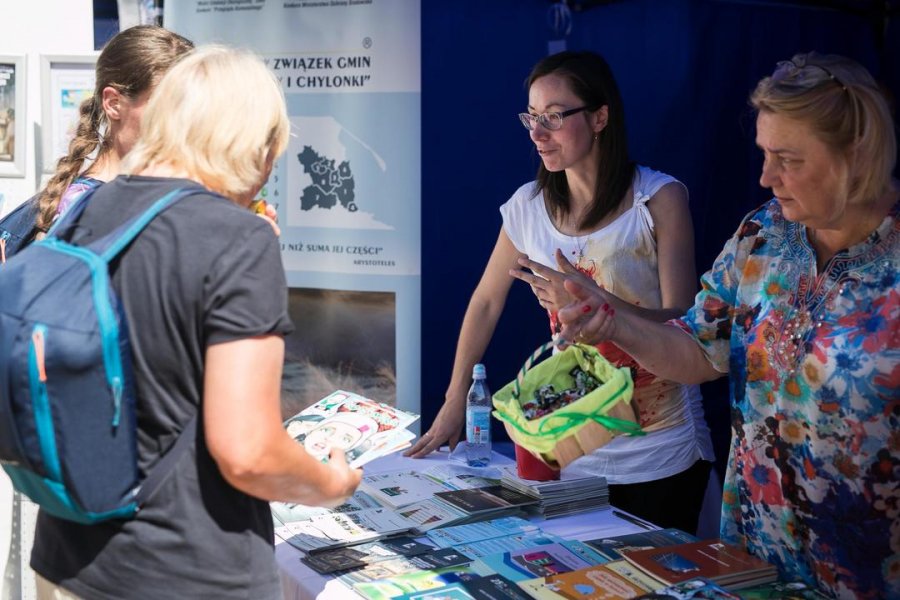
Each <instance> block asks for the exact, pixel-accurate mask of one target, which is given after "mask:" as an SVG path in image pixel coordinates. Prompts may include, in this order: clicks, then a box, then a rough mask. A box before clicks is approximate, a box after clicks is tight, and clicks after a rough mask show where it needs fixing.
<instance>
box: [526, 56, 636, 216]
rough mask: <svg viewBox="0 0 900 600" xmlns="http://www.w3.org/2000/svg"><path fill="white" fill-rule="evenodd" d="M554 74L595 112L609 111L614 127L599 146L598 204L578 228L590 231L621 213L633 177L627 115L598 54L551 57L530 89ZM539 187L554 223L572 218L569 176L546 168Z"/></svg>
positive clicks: (539, 67) (530, 81)
mask: <svg viewBox="0 0 900 600" xmlns="http://www.w3.org/2000/svg"><path fill="white" fill-rule="evenodd" d="M551 73H552V74H555V75H558V76H560V77H562V78H564V79H565V80H566V81H567V82H568V83H569V85H570V86H571V88H572V91H573V92H574V93H575V95H576V96H578V98H579V99H580V100H581V101H582V102H583V103H584V104H585V106H588V107H589V108H590V110H598V109H600V108H601V107H603V106H607V107H608V109H607V110H608V111H609V121H608V123H607V125H606V127H605V128H604V129H603V131H601V132H600V134H599V135H600V137H599V139H598V141H597V142H596V143H598V144H599V145H600V160H599V162H598V163H597V187H596V188H595V189H594V201H593V204H592V206H591V209H590V210H589V211H588V213H587V214H586V215H585V217H584V219H583V221H582V222H581V223H580V225H579V226H580V228H581V229H587V228H590V227H593V226H595V225H597V224H598V223H600V222H601V221H602V220H603V218H604V217H606V215H608V214H610V213H611V212H613V211H614V210H615V209H616V207H617V206H618V205H619V203H620V202H621V201H622V198H623V197H624V196H625V192H626V191H628V186H630V185H631V181H632V179H633V177H634V162H633V161H632V160H631V159H630V158H629V157H628V140H627V137H626V133H625V109H624V106H623V104H622V97H621V95H620V94H619V87H618V85H616V80H615V78H614V77H613V74H612V70H611V69H610V68H609V65H608V64H607V63H606V61H605V60H604V59H603V57H602V56H600V55H599V54H595V53H594V52H571V51H570V52H560V53H558V54H553V55H551V56H548V57H546V58H544V59H543V60H541V61H540V62H538V63H537V64H536V65H535V66H534V68H533V69H532V70H531V74H530V75H529V76H528V81H527V86H528V88H529V89H530V88H531V86H532V84H533V83H534V82H535V81H536V80H537V79H539V78H540V77H544V76H545V75H550V74H551ZM537 184H538V185H537V191H538V192H541V191H543V192H544V197H545V198H546V199H547V204H548V205H549V207H550V210H551V211H552V212H553V214H554V216H555V217H557V218H559V217H560V216H561V215H565V214H567V213H568V212H569V209H570V206H569V183H568V181H567V179H566V174H565V172H558V173H553V172H550V171H548V170H547V169H546V168H544V165H543V163H541V165H540V166H539V167H538V173H537Z"/></svg>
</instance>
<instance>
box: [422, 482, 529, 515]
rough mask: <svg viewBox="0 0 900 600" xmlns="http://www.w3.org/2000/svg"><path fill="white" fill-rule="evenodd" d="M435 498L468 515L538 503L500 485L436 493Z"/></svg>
mask: <svg viewBox="0 0 900 600" xmlns="http://www.w3.org/2000/svg"><path fill="white" fill-rule="evenodd" d="M435 496H436V497H437V498H439V499H440V500H441V501H443V502H446V503H447V504H450V505H452V506H454V507H456V508H458V509H460V510H462V511H464V512H465V513H467V514H469V515H474V514H479V513H486V512H487V513H489V512H493V511H497V510H503V509H506V508H511V507H523V506H532V505H535V504H537V503H538V500H537V498H534V497H532V496H528V495H526V494H523V493H521V492H517V491H515V490H511V489H508V488H504V487H503V486H502V485H492V486H488V487H480V488H469V489H466V490H451V491H447V492H437V493H436V494H435Z"/></svg>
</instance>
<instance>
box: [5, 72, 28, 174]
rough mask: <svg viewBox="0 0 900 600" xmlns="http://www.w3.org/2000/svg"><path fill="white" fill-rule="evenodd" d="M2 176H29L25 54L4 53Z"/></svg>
mask: <svg viewBox="0 0 900 600" xmlns="http://www.w3.org/2000/svg"><path fill="white" fill-rule="evenodd" d="M0 176H9V177H24V176H25V57H24V56H0Z"/></svg>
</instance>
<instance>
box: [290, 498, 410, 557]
mask: <svg viewBox="0 0 900 600" xmlns="http://www.w3.org/2000/svg"><path fill="white" fill-rule="evenodd" d="M414 528H415V523H413V522H412V521H410V520H408V519H405V518H403V517H402V516H400V515H397V514H394V513H393V512H392V511H390V510H388V509H385V508H367V509H363V510H358V511H356V512H349V513H331V514H325V515H317V516H315V517H313V518H311V519H309V520H308V521H297V522H294V523H287V524H285V525H284V526H282V527H276V528H275V533H276V535H278V537H280V538H281V539H283V540H284V541H286V542H287V543H289V544H290V545H292V546H294V547H296V548H299V549H300V550H303V551H304V552H316V551H321V550H326V549H330V548H339V547H341V546H352V545H355V544H361V543H363V542H371V541H374V540H377V539H380V538H383V537H387V536H391V535H399V534H403V533H408V532H410V531H412V530H413V529H414Z"/></svg>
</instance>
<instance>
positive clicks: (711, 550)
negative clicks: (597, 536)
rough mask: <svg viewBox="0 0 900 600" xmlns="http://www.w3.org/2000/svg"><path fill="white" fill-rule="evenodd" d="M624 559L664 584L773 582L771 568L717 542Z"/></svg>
mask: <svg viewBox="0 0 900 600" xmlns="http://www.w3.org/2000/svg"><path fill="white" fill-rule="evenodd" d="M622 554H623V556H624V557H625V560H627V561H629V562H630V563H632V564H633V565H635V566H636V567H637V568H639V569H641V570H643V571H645V572H646V573H648V574H649V575H651V576H652V577H655V578H656V579H659V580H660V581H662V582H663V583H664V584H665V585H674V584H676V583H681V582H682V581H686V580H688V579H695V578H697V577H703V578H705V579H710V580H712V581H714V582H716V583H717V584H719V585H722V586H725V587H727V588H729V589H740V588H741V587H747V586H750V585H758V584H762V583H769V582H772V581H775V580H776V579H777V576H778V572H777V571H776V569H775V567H774V566H773V565H771V564H769V563H767V562H766V561H764V560H760V559H759V558H756V557H755V556H753V555H751V554H750V553H748V552H746V551H745V550H742V549H741V548H738V547H736V546H732V545H730V544H727V543H725V542H723V541H721V540H718V539H714V540H703V541H700V542H689V543H685V544H678V545H677V546H664V547H662V548H651V549H647V550H623V551H622Z"/></svg>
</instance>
